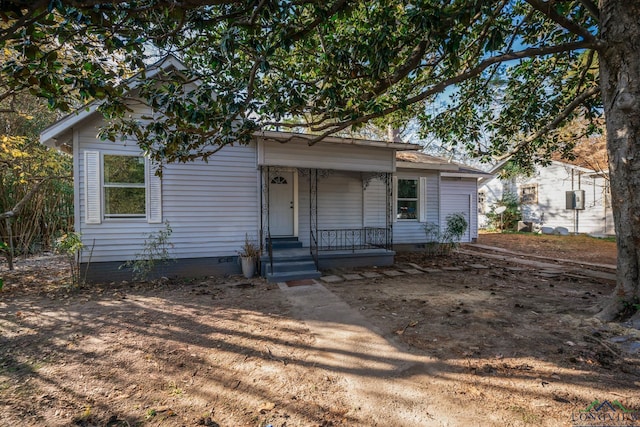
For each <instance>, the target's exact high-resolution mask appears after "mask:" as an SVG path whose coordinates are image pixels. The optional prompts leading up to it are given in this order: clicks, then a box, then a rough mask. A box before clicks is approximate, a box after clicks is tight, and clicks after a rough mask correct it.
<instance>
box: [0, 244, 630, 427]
mask: <svg viewBox="0 0 640 427" xmlns="http://www.w3.org/2000/svg"><path fill="white" fill-rule="evenodd" d="M516 236H518V237H516V239H518V241H517V242H515V243H514V242H511V243H507V242H509V241H510V240H509V239H512V236H509V235H497V236H490V237H487V235H483V236H482V237H481V239H480V242H479V243H480V244H485V245H489V244H491V245H496V246H497V245H499V244H500V243H501V242H502V243H503V244H502V245H501V246H503V247H504V248H509V249H512V250H516V249H517V251H518V252H523V251H526V250H527V248H528V249H530V250H532V251H535V253H536V254H537V255H540V256H542V255H544V256H551V257H553V258H554V259H556V260H557V259H558V258H570V256H571V255H576V256H578V255H579V256H580V257H583V258H581V259H579V260H578V261H585V262H586V260H594V261H597V262H598V263H605V255H604V254H605V249H603V248H604V247H605V246H606V247H607V248H609V249H611V248H613V251H614V252H613V253H611V252H607V253H608V255H606V256H610V255H611V254H613V258H612V259H611V260H612V261H611V262H609V261H610V260H608V261H607V262H606V263H615V245H614V244H613V243H612V242H606V241H600V240H595V239H590V240H588V241H581V243H579V244H578V245H577V246H576V247H575V248H574V249H567V248H568V247H570V245H573V244H574V243H575V241H574V240H571V238H572V237H574V236H568V237H565V238H558V239H555V236H552V237H554V239H551V240H553V241H554V242H555V245H551V243H544V244H543V243H542V242H543V240H541V239H542V238H541V237H540V236H524V237H523V235H516ZM503 238H504V239H503ZM539 238H540V240H539ZM489 239H491V240H490V241H489ZM601 244H604V245H605V246H602V247H601V246H600V245H601ZM510 245H511V246H510ZM545 245H549V246H545ZM534 248H535V249H534ZM463 249H464V253H462V252H459V253H454V254H452V255H451V256H449V257H438V258H429V257H426V256H425V255H424V254H421V253H401V254H399V255H398V257H397V263H396V265H395V266H393V267H389V268H386V267H385V268H378V269H375V268H369V269H359V270H352V271H331V272H325V273H326V274H327V275H333V276H337V277H338V279H336V281H335V282H322V286H317V285H313V286H317V288H313V286H308V287H307V286H304V285H303V286H296V287H291V288H289V287H287V286H286V285H277V284H267V283H265V282H264V281H263V280H262V279H257V278H256V279H253V280H245V279H242V278H240V277H228V278H199V279H194V280H180V281H178V280H165V281H162V282H158V283H110V282H109V281H108V279H107V280H105V282H104V283H103V284H99V285H90V286H86V287H82V288H80V289H70V288H69V287H68V286H67V285H65V282H66V280H67V279H66V273H65V271H64V269H63V268H64V266H65V265H64V263H63V262H62V260H60V259H56V258H51V257H40V258H32V259H30V260H26V261H25V260H18V263H17V270H16V271H14V272H7V271H6V266H4V265H3V266H2V270H0V277H3V278H4V281H5V285H4V289H3V290H2V291H1V292H0V425H3V426H4V425H6V426H14V425H16V426H22V425H24V426H68V425H77V426H134V425H140V426H147V425H149V426H195V425H204V426H253V427H265V426H269V425H270V426H273V427H285V426H286V427H292V426H376V425H378V426H405V425H406V426H409V425H424V426H445V425H448V426H571V425H578V424H580V425H591V424H588V423H590V422H591V421H590V420H588V419H587V418H585V417H587V415H588V414H589V412H588V408H589V406H590V405H591V404H592V403H593V402H594V401H595V400H598V401H599V402H604V401H608V402H617V403H615V404H613V405H612V408H614V409H615V408H617V410H618V412H617V415H618V416H623V417H626V418H625V420H624V422H625V423H626V424H620V425H636V426H637V425H640V421H638V420H637V418H636V419H632V417H636V416H637V415H638V414H637V412H636V411H638V410H640V395H639V393H638V390H639V388H640V344H639V341H640V333H639V331H638V329H636V328H634V327H633V326H634V325H633V324H632V323H631V322H628V321H627V322H617V323H607V324H603V323H600V322H599V321H597V320H594V318H593V314H594V313H595V312H596V311H597V307H598V304H599V303H601V302H603V301H604V300H605V299H606V298H608V297H609V295H610V294H611V292H612V290H613V285H614V284H613V282H612V281H611V278H610V276H607V274H600V276H598V277H592V276H590V275H589V274H586V273H585V271H586V268H585V267H584V266H580V265H579V264H562V263H558V262H554V267H553V268H551V267H549V266H548V265H547V266H545V265H537V266H536V265H530V264H522V263H519V262H517V259H516V260H506V259H498V258H496V257H486V256H485V255H486V254H487V253H488V252H487V251H485V254H484V255H483V254H482V253H477V254H471V253H470V252H471V251H475V250H476V249H474V248H473V247H471V248H463ZM577 249H579V250H577ZM565 250H566V251H565ZM588 252H596V253H593V254H590V255H587V253H588ZM489 255H491V254H489ZM390 271H395V272H396V273H398V274H397V275H395V274H391V273H390ZM594 271H599V272H600V273H606V271H605V270H603V269H596V270H594ZM349 274H359V275H360V277H361V278H359V279H358V278H357V277H355V276H349ZM365 275H367V276H369V278H364V276H365ZM390 276H393V277H390ZM596 276H597V275H596ZM348 279H350V280H348ZM307 288H308V289H312V288H313V289H316V290H322V292H325V294H326V295H334V296H337V297H339V299H341V300H342V301H344V302H346V304H348V307H347V306H346V305H345V307H346V308H345V311H350V312H353V316H356V317H357V318H360V317H361V318H362V319H364V320H363V322H365V323H363V324H365V325H367V326H366V327H365V328H364V331H362V332H361V333H362V334H370V335H372V336H375V337H378V338H379V339H380V341H381V342H383V343H384V344H385V346H388V347H389V348H392V349H393V351H394V352H395V353H396V354H394V355H392V356H388V355H387V356H386V358H380V359H377V358H376V357H375V349H374V350H373V352H372V353H371V352H370V353H366V352H365V350H364V349H359V348H353V349H349V351H340V352H338V350H336V349H337V348H340V347H339V346H338V345H337V341H339V340H340V337H341V334H340V333H339V332H342V331H345V330H349V329H350V328H352V327H353V325H349V324H347V323H348V322H347V321H346V320H345V319H347V318H348V317H343V316H341V315H337V316H336V318H335V319H333V320H332V321H331V322H324V323H321V322H318V321H317V319H316V320H314V319H312V318H311V316H310V315H309V316H307V315H306V314H305V313H306V312H305V307H304V306H300V305H299V304H298V305H296V303H295V300H294V299H292V298H291V295H290V294H289V292H297V295H304V294H305V292H307V291H306V290H305V289H307ZM321 303H322V301H318V304H321ZM316 308H317V307H316ZM353 316H352V317H353ZM354 318H355V317H354ZM319 328H325V329H327V328H330V329H329V330H334V331H335V340H336V345H335V346H328V345H327V341H331V335H329V337H328V340H327V337H326V336H325V337H324V338H323V337H321V335H320V334H319V332H318V331H319V330H320V329H319ZM356 347H357V346H356ZM380 351H381V352H382V351H383V350H382V349H381V350H380ZM385 351H386V350H385ZM320 353H322V354H323V357H324V359H323V360H328V361H333V363H331V362H327V363H319V362H318V360H319V359H318V354H320ZM372 354H373V355H372ZM356 356H358V357H356ZM401 359H402V360H412V361H414V362H412V363H409V364H402V365H401V364H398V365H397V366H391V367H389V366H388V365H390V363H388V362H389V361H390V360H401ZM352 360H355V361H352ZM415 361H419V362H415ZM373 363H375V364H376V365H380V366H378V367H377V368H375V369H373V368H371V366H372V364H373ZM358 364H361V365H358ZM351 365H354V366H351ZM355 365H358V366H355ZM409 388H410V389H411V390H412V391H411V393H406V394H403V393H402V390H403V389H409ZM363 390H364V393H366V396H365V398H363ZM387 390H393V393H394V396H395V397H394V399H395V400H394V402H395V403H394V405H396V406H390V405H389V402H388V399H387V396H389V393H386V391H387ZM376 399H378V400H376ZM618 405H619V406H618ZM376 406H378V407H379V408H385V409H384V410H385V412H386V415H385V416H384V418H378V417H377V416H376V415H373V414H376V413H378V414H379V413H380V411H376ZM621 407H623V408H625V411H622V409H620V408H621ZM394 408H396V409H395V410H397V411H398V414H397V417H396V414H394ZM407 408H410V410H411V411H413V412H414V415H413V416H414V417H416V418H414V420H416V421H415V422H413V423H412V424H409V423H407V422H404V421H402V420H404V419H406V417H405V418H403V417H402V416H401V415H402V414H400V413H399V412H400V411H407ZM593 411H594V407H591V413H592V412H593ZM602 411H608V412H607V414H608V415H611V414H613V411H612V410H608V409H606V408H605V409H602ZM626 411H630V412H626ZM600 413H601V414H604V413H605V412H600ZM620 414H622V415H620ZM634 414H635V415H634ZM613 415H616V414H613ZM394 419H397V420H398V421H395V422H394V421H393V420H394ZM621 422H622V421H621ZM599 425H601V424H599Z"/></svg>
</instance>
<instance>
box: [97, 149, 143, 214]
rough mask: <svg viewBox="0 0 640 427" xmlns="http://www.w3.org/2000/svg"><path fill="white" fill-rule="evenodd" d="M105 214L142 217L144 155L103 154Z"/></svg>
mask: <svg viewBox="0 0 640 427" xmlns="http://www.w3.org/2000/svg"><path fill="white" fill-rule="evenodd" d="M103 161H104V163H103V164H104V168H103V171H104V181H103V188H104V217H105V218H138V217H140V218H144V217H145V216H146V189H145V179H144V177H145V168H144V158H143V157H134V156H115V155H108V154H105V155H104V160H103Z"/></svg>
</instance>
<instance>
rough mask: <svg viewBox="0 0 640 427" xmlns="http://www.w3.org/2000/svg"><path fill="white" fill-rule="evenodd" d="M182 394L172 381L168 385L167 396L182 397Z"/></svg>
mask: <svg viewBox="0 0 640 427" xmlns="http://www.w3.org/2000/svg"><path fill="white" fill-rule="evenodd" d="M183 393H184V392H183V391H182V389H181V388H180V387H178V386H177V384H176V383H175V382H174V381H171V382H170V383H169V394H170V395H171V396H182V394H183Z"/></svg>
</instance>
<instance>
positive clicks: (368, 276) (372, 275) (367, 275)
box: [360, 271, 382, 279]
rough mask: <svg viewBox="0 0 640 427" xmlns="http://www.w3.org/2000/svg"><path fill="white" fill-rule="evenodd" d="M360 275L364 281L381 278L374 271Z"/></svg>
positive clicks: (380, 275)
mask: <svg viewBox="0 0 640 427" xmlns="http://www.w3.org/2000/svg"><path fill="white" fill-rule="evenodd" d="M360 274H362V277H364V278H365V279H376V278H378V277H382V274H380V273H376V272H375V271H365V272H362V273H360Z"/></svg>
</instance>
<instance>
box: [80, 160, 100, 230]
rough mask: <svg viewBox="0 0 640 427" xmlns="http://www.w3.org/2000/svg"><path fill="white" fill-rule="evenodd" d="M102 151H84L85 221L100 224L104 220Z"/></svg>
mask: <svg viewBox="0 0 640 427" xmlns="http://www.w3.org/2000/svg"><path fill="white" fill-rule="evenodd" d="M100 166H101V165H100V152H99V151H85V152H84V209H85V219H84V221H85V223H87V224H100V223H101V222H102V206H101V203H100V201H101V199H102V186H101V184H100V181H101V179H100V178H101V176H102V172H101V167H100Z"/></svg>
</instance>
